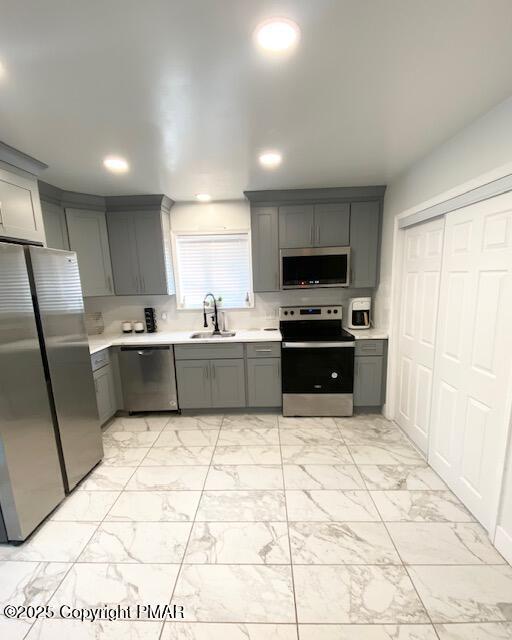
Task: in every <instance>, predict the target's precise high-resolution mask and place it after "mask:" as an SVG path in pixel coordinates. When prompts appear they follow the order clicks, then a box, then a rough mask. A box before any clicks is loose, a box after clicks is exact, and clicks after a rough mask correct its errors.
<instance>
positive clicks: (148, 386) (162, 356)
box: [119, 346, 178, 411]
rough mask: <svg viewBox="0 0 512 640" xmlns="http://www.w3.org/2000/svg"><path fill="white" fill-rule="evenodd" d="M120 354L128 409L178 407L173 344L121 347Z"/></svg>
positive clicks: (155, 409) (169, 408)
mask: <svg viewBox="0 0 512 640" xmlns="http://www.w3.org/2000/svg"><path fill="white" fill-rule="evenodd" d="M119 355H120V358H119V365H120V369H121V381H122V385H123V399H124V409H125V411H173V410H177V409H178V403H177V394H176V374H175V371H174V349H173V347H172V346H162V347H121V351H120V354H119Z"/></svg>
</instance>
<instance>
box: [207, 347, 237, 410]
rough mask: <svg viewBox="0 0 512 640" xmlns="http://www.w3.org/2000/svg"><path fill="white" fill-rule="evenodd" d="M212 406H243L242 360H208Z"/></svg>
mask: <svg viewBox="0 0 512 640" xmlns="http://www.w3.org/2000/svg"><path fill="white" fill-rule="evenodd" d="M210 370H211V377H212V407H245V370H244V361H243V360H232V359H228V360H210Z"/></svg>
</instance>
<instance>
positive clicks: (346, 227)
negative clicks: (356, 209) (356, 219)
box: [314, 203, 350, 247]
mask: <svg viewBox="0 0 512 640" xmlns="http://www.w3.org/2000/svg"><path fill="white" fill-rule="evenodd" d="M349 242H350V205H349V204H348V203H347V204H319V205H316V206H315V240H314V243H315V246H316V247H346V246H348V245H349Z"/></svg>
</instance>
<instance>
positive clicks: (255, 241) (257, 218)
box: [251, 207, 279, 291]
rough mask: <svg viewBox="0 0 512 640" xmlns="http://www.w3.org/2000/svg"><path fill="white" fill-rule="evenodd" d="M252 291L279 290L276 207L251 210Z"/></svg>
mask: <svg viewBox="0 0 512 640" xmlns="http://www.w3.org/2000/svg"><path fill="white" fill-rule="evenodd" d="M251 233H252V274H253V289H254V291H278V290H279V222H278V212H277V207H254V208H253V209H252V210H251Z"/></svg>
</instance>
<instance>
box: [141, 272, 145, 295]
mask: <svg viewBox="0 0 512 640" xmlns="http://www.w3.org/2000/svg"><path fill="white" fill-rule="evenodd" d="M141 280H142V291H143V292H144V293H146V281H145V280H144V276H141Z"/></svg>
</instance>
